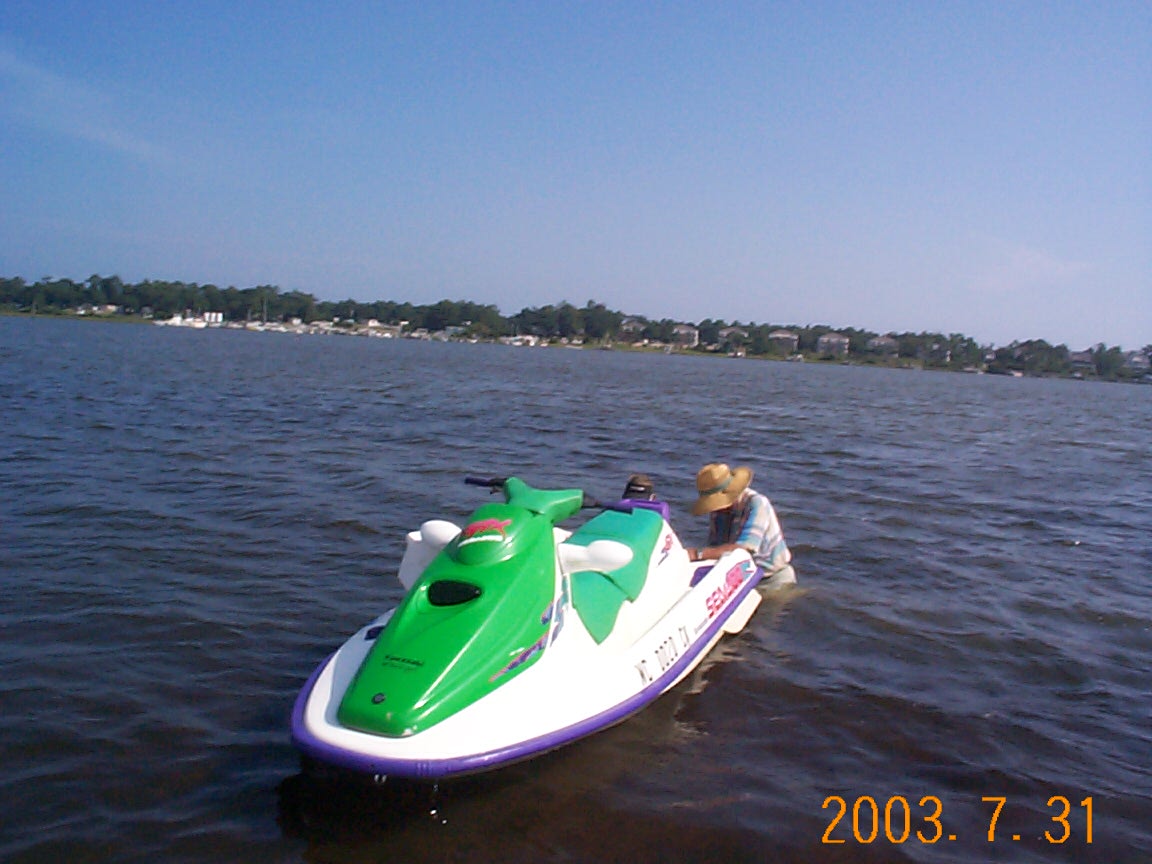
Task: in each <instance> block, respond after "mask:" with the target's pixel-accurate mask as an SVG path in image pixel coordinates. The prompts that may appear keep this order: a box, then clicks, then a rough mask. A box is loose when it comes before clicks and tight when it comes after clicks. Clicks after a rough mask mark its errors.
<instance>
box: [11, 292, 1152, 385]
mask: <svg viewBox="0 0 1152 864" xmlns="http://www.w3.org/2000/svg"><path fill="white" fill-rule="evenodd" d="M0 309H3V310H5V311H9V312H25V313H28V312H31V313H39V314H61V313H65V312H85V311H92V312H96V313H99V312H101V311H105V312H110V311H111V310H115V312H116V313H117V314H122V315H128V316H144V317H151V318H156V319H165V318H171V317H172V316H173V315H177V314H187V313H191V314H192V315H202V314H203V313H205V312H219V313H222V315H223V318H224V320H225V321H229V322H247V321H266V322H289V321H293V320H298V321H300V322H302V323H305V324H310V323H313V322H317V321H337V322H339V323H340V324H342V325H344V326H346V327H352V326H355V324H356V322H367V321H369V320H373V319H374V320H376V321H379V322H381V323H399V322H407V326H408V328H409V329H412V330H415V329H424V330H427V331H429V332H437V331H442V330H446V329H449V328H455V329H456V330H457V331H458V332H460V333H462V334H465V335H468V336H470V337H475V338H480V339H491V338H499V337H502V336H513V335H531V336H536V337H539V338H542V339H569V340H574V339H581V340H584V341H592V342H601V343H603V342H619V341H623V342H644V343H658V344H665V345H672V344H676V343H677V342H679V341H682V338H683V337H682V330H681V332H679V333H678V329H677V328H683V327H684V326H685V322H680V321H675V320H673V319H668V318H664V319H659V320H652V319H647V318H645V317H643V316H636V315H626V314H625V313H623V312H620V311H616V310H612V309H609V308H607V307H606V306H605V305H604V304H603V303H598V302H595V301H592V300H589V301H588V302H587V303H586V304H585V305H584V306H574V305H572V304H570V303H567V302H562V303H560V304H556V305H552V304H549V305H546V306H540V307H529V308H524V309H521V310H520V311H519V312H517V313H516V314H514V315H511V316H505V315H503V314H501V312H500V310H499V309H498V308H497V307H496V306H494V305H491V304H479V303H472V302H468V301H455V300H441V301H439V302H438V303H433V304H427V305H417V304H412V303H406V302H405V303H402V302H396V301H392V300H379V301H376V302H372V303H365V302H360V301H357V300H352V299H348V300H339V301H330V300H317V299H316V298H315V297H313V296H312V295H311V294H307V293H304V292H301V291H281V290H280V289H279V288H278V287H277V286H275V285H257V286H255V287H252V288H239V289H238V288H235V287H231V286H230V287H227V288H220V287H218V286H216V285H212V284H207V285H200V284H197V283H194V282H191V283H189V282H171V281H160V280H152V279H148V280H144V281H142V282H136V283H128V282H124V281H123V280H121V279H120V278H119V277H118V276H100V275H95V274H94V275H92V276H90V277H88V279H86V280H84V281H83V282H76V281H73V280H71V279H56V278H52V279H50V278H44V279H40V280H38V281H36V282H32V283H29V282H26V281H25V280H24V279H21V278H19V277H14V278H5V277H0ZM626 322H627V326H625V324H626ZM691 326H692V327H695V328H696V337H697V340H698V344H697V345H696V346H695V348H696V350H702V351H725V352H728V353H737V354H747V355H753V356H773V355H777V356H779V355H784V354H791V353H797V354H800V355H802V356H807V357H813V356H815V357H820V356H821V354H822V352H821V350H820V345H821V342H820V338H821V337H822V336H825V335H826V334H829V333H833V332H835V333H839V334H840V335H842V336H845V337H847V339H848V355H849V356H851V357H852V359H853V360H854V361H855V362H865V363H870V362H871V363H878V364H889V365H899V364H901V363H904V364H907V363H913V362H914V363H916V364H917V365H921V366H926V367H930V368H945V369H977V368H979V369H985V370H987V371H989V372H1001V373H1005V374H1015V373H1023V374H1037V375H1070V374H1081V375H1091V376H1094V377H1102V378H1108V379H1117V378H1124V377H1132V378H1137V377H1142V376H1144V375H1146V374H1147V370H1146V369H1141V368H1139V366H1137V367H1132V366H1131V358H1130V355H1129V354H1128V353H1126V352H1124V351H1122V350H1121V349H1120V348H1119V347H1108V346H1105V345H1104V344H1103V343H1101V344H1099V345H1096V346H1095V347H1093V348H1090V349H1088V350H1087V351H1081V352H1073V351H1070V350H1069V349H1068V347H1067V346H1066V345H1050V344H1049V343H1047V342H1045V341H1044V340H1042V339H1038V340H1029V341H1026V342H1013V343H1011V344H1010V345H1007V346H1002V347H993V346H991V345H980V344H978V343H977V342H976V341H975V340H974V339H972V338H971V337H968V336H965V335H963V334H960V333H951V334H941V333H926V332H922V333H911V332H905V333H889V334H877V333H875V332H872V331H868V330H862V329H857V328H853V327H849V328H833V327H831V326H828V325H803V326H801V325H795V324H792V325H779V324H767V323H765V324H756V323H755V322H749V323H747V324H740V322H726V321H723V320H719V319H705V320H704V321H700V322H698V323H695V324H692V325H691ZM781 329H786V330H788V331H789V332H790V333H792V334H793V335H794V336H795V337H796V341H795V344H794V345H792V344H790V343H788V342H781V340H779V339H774V338H772V334H773V333H775V332H776V331H778V330H781ZM882 335H883V336H886V337H887V338H882V339H878V337H880V336H882ZM1143 354H1144V355H1145V356H1146V357H1147V356H1152V345H1149V346H1145V348H1144V349H1143ZM828 359H834V358H833V357H832V356H831V355H829V356H828Z"/></svg>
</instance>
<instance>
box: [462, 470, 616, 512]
mask: <svg viewBox="0 0 1152 864" xmlns="http://www.w3.org/2000/svg"><path fill="white" fill-rule="evenodd" d="M464 482H465V483H467V484H468V485H469V486H482V487H484V488H485V489H488V490H489V491H490V492H492V494H496V493H497V492H500V491H503V490H504V489H505V484H506V483H507V482H508V478H507V477H465V478H464ZM582 494H583V496H584V498H583V501H582V502H581V504H580V506H581V507H582V508H583V507H599V506H600V502H599V501H597V500H596V499H595V498H593V497H592V496H591V495H589V494H588V493H587V492H584V493H582Z"/></svg>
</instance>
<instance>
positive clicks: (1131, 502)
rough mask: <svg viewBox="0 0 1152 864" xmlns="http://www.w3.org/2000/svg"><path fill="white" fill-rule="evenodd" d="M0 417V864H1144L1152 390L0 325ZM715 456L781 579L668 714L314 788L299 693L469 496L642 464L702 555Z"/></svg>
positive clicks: (75, 325)
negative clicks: (537, 750) (702, 479)
mask: <svg viewBox="0 0 1152 864" xmlns="http://www.w3.org/2000/svg"><path fill="white" fill-rule="evenodd" d="M0 417H2V421H0V444H2V445H3V461H2V462H0V580H2V587H3V591H2V593H0V628H2V632H3V641H2V642H0V659H2V662H3V670H4V675H3V678H2V680H0V692H2V693H3V705H4V710H3V713H2V714H0V748H2V750H0V752H2V764H0V795H2V799H0V800H3V802H4V806H3V808H2V813H0V860H3V861H5V862H11V864H15V862H63V861H67V862H69V864H83V862H257V861H258V862H325V864H329V862H330V864H338V862H339V864H343V862H376V861H396V862H421V861H437V862H441V861H466V862H481V861H492V862H496V861H523V862H549V861H556V862H609V861H611V862H615V861H620V862H648V861H651V862H667V861H686V862H688V861H692V862H694V861H701V862H703V861H709V862H715V861H725V862H729V861H733V862H737V861H739V862H743V861H747V862H762V861H772V862H789V864H801V862H803V864H813V862H815V864H819V862H953V861H955V862H971V861H1012V862H1049V861H1076V862H1085V861H1091V862H1096V861H1098V862H1147V861H1149V860H1152V723H1150V720H1152V675H1150V669H1149V667H1150V665H1152V664H1150V661H1152V447H1150V446H1149V430H1152V388H1148V387H1135V386H1119V385H1106V384H1087V383H1078V382H1070V381H1047V380H1031V379H1023V380H1017V379H1008V378H995V377H989V376H965V375H956V374H943V373H915V372H902V371H893V370H880V369H866V368H852V367H843V366H827V365H817V364H807V365H805V364H786V363H767V362H757V361H734V360H727V359H718V358H716V359H713V358H700V357H681V356H675V355H673V356H664V355H633V354H628V353H623V352H604V351H575V350H541V349H522V348H505V347H499V346H488V345H455V344H431V343H417V342H408V341H404V342H388V341H383V340H380V341H377V340H366V339H350V338H319V337H293V336H285V335H278V334H259V333H246V332H235V331H187V330H176V329H168V328H159V327H142V326H117V325H111V324H107V325H102V324H96V323H87V322H78V321H56V320H44V319H38V320H29V319H16V318H6V319H5V318H0ZM712 460H723V461H728V462H730V463H741V464H748V465H750V466H752V467H753V468H755V469H756V472H757V479H756V483H755V485H756V487H757V488H759V489H760V490H761V491H764V492H767V493H768V494H769V495H770V496H771V497H772V499H773V501H774V502H775V504H776V507H777V509H778V511H779V513H780V517H781V521H782V523H783V525H784V530H785V533H786V535H787V537H788V540H789V542H790V544H791V546H792V548H793V551H794V554H795V564H796V570H797V573H798V577H799V580H800V582H799V585H798V586H797V587H796V588H794V589H791V590H787V591H785V592H783V593H780V594H777V595H773V596H769V597H768V598H767V599H766V600H765V602H764V603H763V604H762V605H761V607H760V609H759V611H758V612H757V613H756V615H755V616H754V617H753V619H752V621H751V622H750V624H749V626H748V628H747V630H746V631H745V632H744V633H742V634H741V635H740V636H738V637H736V638H733V639H729V640H728V641H726V642H724V643H722V644H721V646H720V647H719V649H718V650H717V651H716V652H714V654H713V655H712V657H711V658H710V662H709V663H708V664H707V666H706V667H705V668H703V669H702V670H701V671H700V672H698V673H697V674H696V675H695V676H693V677H692V678H691V679H689V680H687V681H685V682H684V683H683V684H682V685H681V686H680V687H679V688H677V689H676V690H675V691H674V692H673V693H671V694H669V695H668V696H666V697H665V698H664V699H662V700H661V701H660V702H658V703H657V704H656V705H655V706H653V707H652V708H651V709H649V710H647V711H645V712H644V713H642V714H640V715H638V716H636V717H635V718H633V719H632V720H630V721H628V722H627V723H624V724H622V725H620V726H617V727H615V728H614V729H612V730H609V731H608V732H605V733H603V734H601V735H598V736H595V737H593V738H590V739H587V740H586V741H584V742H582V743H580V744H577V745H576V746H573V747H570V748H567V749H565V750H562V751H559V752H557V753H555V754H552V755H550V756H548V757H545V758H543V759H540V760H536V761H533V762H528V763H524V764H521V765H518V766H514V767H512V768H509V769H506V770H504V771H502V772H498V773H496V774H492V775H485V776H482V777H478V778H470V779H466V780H462V781H457V782H455V783H445V784H441V786H440V787H439V788H432V787H422V786H413V787H403V788H387V787H386V788H385V789H383V790H370V789H360V788H351V787H347V786H329V785H324V784H320V783H317V782H316V781H313V780H310V779H307V778H305V777H303V776H302V775H301V773H300V765H299V760H298V757H297V755H296V753H295V751H294V750H293V749H292V747H291V745H290V743H289V713H290V711H291V707H292V702H293V700H294V698H295V696H296V693H297V690H298V688H299V687H300V686H301V685H302V683H303V682H304V680H305V679H306V677H307V676H308V675H309V673H310V672H311V671H312V669H313V668H314V667H315V666H316V664H318V663H319V662H320V661H321V660H323V658H324V657H325V656H327V654H328V653H329V652H330V651H332V650H333V649H335V648H336V647H337V646H338V645H339V644H340V643H341V642H342V641H343V640H344V638H346V636H347V635H349V634H351V633H352V632H353V631H355V630H356V628H358V627H359V626H360V625H361V624H363V623H364V622H366V621H367V620H368V619H370V618H371V617H373V616H374V615H375V614H377V613H378V612H379V611H382V610H383V609H385V608H387V607H388V606H389V605H391V604H393V603H394V602H396V601H397V599H398V598H399V595H400V591H399V585H398V583H397V582H396V579H395V571H396V568H397V565H398V563H399V559H400V555H401V552H402V548H403V536H404V532H406V531H408V530H410V529H411V528H413V527H415V526H416V525H418V524H419V523H420V522H422V521H423V520H425V519H428V518H434V517H445V518H451V519H453V520H456V521H460V520H461V519H463V518H464V517H465V516H466V515H467V513H468V512H470V511H471V510H472V509H473V508H474V507H475V506H477V505H478V504H479V503H481V501H483V500H484V496H483V493H482V492H480V491H479V490H475V489H472V488H470V487H466V486H465V485H464V484H463V483H462V478H463V477H464V475H466V474H494V475H501V474H517V475H519V476H522V477H524V478H525V479H526V480H528V481H529V482H532V483H535V484H537V485H544V486H548V485H557V486H581V487H583V488H585V489H587V490H588V491H589V492H590V493H591V494H593V495H596V496H598V497H601V498H611V497H612V496H614V495H616V494H618V493H619V491H620V490H621V489H622V488H623V484H624V480H625V479H626V477H627V476H628V474H629V473H630V472H632V471H637V470H639V471H645V472H647V473H648V474H650V475H651V476H652V477H653V478H654V479H655V481H656V483H657V487H658V490H659V491H660V492H661V493H662V494H663V496H664V497H665V498H667V500H669V501H670V502H671V504H672V506H673V512H674V514H675V516H674V522H675V524H677V525H678V527H679V529H680V531H681V534H682V535H683V536H684V537H685V539H686V541H687V542H690V543H691V542H698V541H699V540H702V539H703V537H702V534H703V530H704V525H703V520H699V519H693V518H692V517H690V516H688V515H687V508H688V505H689V504H690V503H691V501H692V500H693V497H694V496H693V479H694V476H695V472H696V470H697V468H698V467H699V466H700V465H701V464H702V463H703V462H706V461H712ZM833 796H839V797H840V798H841V799H843V802H844V804H843V811H844V813H843V816H842V817H840V816H839V812H840V810H841V805H840V804H839V803H838V802H837V801H836V800H835V798H834V797H833ZM830 798H832V800H829V799H830ZM982 798H993V799H1004V800H1003V802H1000V801H998V800H993V801H983V800H982ZM1060 799H1065V800H1066V801H1067V805H1068V806H1067V811H1068V812H1067V815H1066V816H1064V817H1063V819H1062V818H1061V817H1062V816H1063V812H1064V804H1063V803H1062V802H1061V800H1060ZM1089 799H1090V800H1089ZM872 802H875V803H874V806H875V810H873V803H872ZM826 803H827V806H824V805H825V804H826ZM997 807H1000V812H999V814H998V816H997V818H996V821H995V824H994V825H993V815H994V813H995V811H996V809H997ZM905 816H907V821H906V820H905ZM1089 823H1090V825H1091V835H1090V839H1091V842H1090V843H1089V842H1088V841H1089V834H1088V832H1089ZM990 828H994V829H995V830H994V835H993V838H994V839H992V840H991V841H989V839H988V834H989V830H990ZM1046 832H1047V834H1048V835H1049V836H1050V837H1052V838H1053V839H1055V840H1060V839H1062V838H1064V837H1065V835H1066V839H1065V840H1064V842H1063V843H1061V844H1057V843H1052V842H1050V841H1049V839H1047V837H1046V836H1045V834H1046ZM937 837H938V838H939V839H937ZM1015 837H1019V839H1014V838H1015ZM873 838H874V839H873ZM905 838H907V839H905ZM953 838H954V839H953ZM823 840H829V841H836V842H822V841H823ZM899 841H903V842H899ZM933 841H934V842H933Z"/></svg>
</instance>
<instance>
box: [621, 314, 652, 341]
mask: <svg viewBox="0 0 1152 864" xmlns="http://www.w3.org/2000/svg"><path fill="white" fill-rule="evenodd" d="M647 326H648V324H647V322H645V321H644V319H643V318H635V317H628V318H625V319H624V320H623V321H621V322H620V339H621V341H623V342H636V341H638V340H639V339H641V338H642V334H643V333H644V328H645V327H647Z"/></svg>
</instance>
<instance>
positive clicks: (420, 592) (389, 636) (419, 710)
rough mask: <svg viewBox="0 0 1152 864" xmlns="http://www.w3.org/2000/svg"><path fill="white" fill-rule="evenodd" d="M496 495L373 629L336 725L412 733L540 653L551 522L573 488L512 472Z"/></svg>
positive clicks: (573, 499) (551, 558) (572, 508)
mask: <svg viewBox="0 0 1152 864" xmlns="http://www.w3.org/2000/svg"><path fill="white" fill-rule="evenodd" d="M505 492H506V494H507V495H508V498H509V501H510V502H512V503H508V504H487V505H484V506H483V507H480V508H479V509H477V510H476V512H475V513H474V514H473V515H472V518H471V521H470V522H469V523H468V524H467V525H465V526H464V528H463V530H462V531H461V532H460V534H459V535H457V537H456V538H455V539H454V540H453V541H452V542H451V543H449V544H448V545H447V546H446V547H445V548H444V550H443V551H441V552H440V553H439V554H438V555H437V556H436V557H435V558H434V559H433V560H432V563H431V564H429V565H428V568H427V569H426V570H425V571H424V573H423V574H422V575H421V577H420V578H419V579H418V580H417V581H416V583H415V584H414V585H413V586H412V590H411V591H410V592H409V593H408V595H407V596H406V597H405V598H404V600H403V602H402V603H401V604H400V606H399V608H398V609H397V610H396V612H395V613H394V614H393V616H392V618H391V619H390V620H389V621H388V623H387V625H385V626H384V628H383V629H382V630H380V631H379V633H378V635H376V636H375V641H374V644H373V646H372V648H371V649H370V651H369V652H368V655H367V657H366V658H365V659H364V662H363V663H362V664H361V666H360V669H359V671H358V672H357V673H356V675H355V677H354V678H353V680H352V683H351V685H350V686H349V688H348V690H347V691H346V692H345V694H344V697H343V699H342V700H341V702H340V707H339V709H338V711H337V717H338V719H339V721H340V723H341V724H342V725H344V726H346V727H348V728H351V729H356V730H359V731H362V732H368V733H372V734H376V735H386V736H391V737H402V736H407V735H413V734H415V733H417V732H420V731H422V730H424V729H427V728H428V727H430V726H432V725H434V724H436V723H438V722H440V721H441V720H444V719H445V718H447V717H450V716H452V715H453V714H455V713H456V712H458V711H460V710H461V709H463V708H465V707H467V706H468V705H471V704H473V703H474V702H476V701H477V700H478V699H480V698H482V697H483V696H485V695H487V694H488V693H491V692H492V691H493V690H495V689H496V688H498V687H500V686H501V685H502V684H504V683H505V682H507V681H509V680H511V679H512V678H513V677H515V676H516V675H518V674H519V673H521V672H523V671H524V670H525V669H527V668H528V667H529V666H531V665H532V664H533V663H535V662H536V661H537V660H538V659H539V658H540V656H541V654H542V653H543V651H544V648H545V647H546V643H547V639H548V632H549V625H550V623H551V620H552V614H553V602H554V599H555V594H556V551H555V543H554V541H553V537H552V528H553V524H554V522H555V521H557V520H558V519H561V518H565V517H566V516H570V515H572V514H573V513H575V512H576V510H578V509H579V507H580V498H581V493H580V492H579V491H575V492H573V491H572V490H568V491H565V492H561V493H557V492H542V491H540V490H534V489H531V488H530V487H528V486H527V485H526V484H523V483H522V482H521V481H519V480H515V479H514V478H513V479H509V480H508V481H507V484H506V488H505ZM529 508H531V509H529ZM371 635H372V634H371V631H370V633H369V638H370V637H371Z"/></svg>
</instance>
